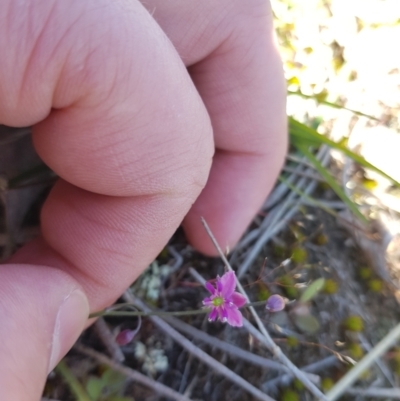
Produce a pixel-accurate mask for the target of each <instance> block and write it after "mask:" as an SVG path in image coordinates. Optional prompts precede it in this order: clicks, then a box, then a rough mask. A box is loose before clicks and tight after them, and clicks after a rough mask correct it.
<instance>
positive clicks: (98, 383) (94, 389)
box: [86, 377, 105, 401]
mask: <svg viewBox="0 0 400 401" xmlns="http://www.w3.org/2000/svg"><path fill="white" fill-rule="evenodd" d="M104 385H105V383H104V382H103V380H101V379H99V378H98V377H91V378H90V379H89V380H88V381H87V383H86V391H87V393H88V394H89V396H90V398H91V399H92V400H93V401H97V400H98V399H99V398H100V395H101V393H102V391H103V388H104Z"/></svg>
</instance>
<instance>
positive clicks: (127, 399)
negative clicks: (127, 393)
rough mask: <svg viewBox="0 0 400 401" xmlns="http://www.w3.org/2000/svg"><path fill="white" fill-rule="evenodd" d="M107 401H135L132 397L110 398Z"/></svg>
mask: <svg viewBox="0 0 400 401" xmlns="http://www.w3.org/2000/svg"><path fill="white" fill-rule="evenodd" d="M107 401H135V399H134V398H132V397H110V398H108V399H107Z"/></svg>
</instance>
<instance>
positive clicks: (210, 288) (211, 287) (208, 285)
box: [204, 281, 215, 295]
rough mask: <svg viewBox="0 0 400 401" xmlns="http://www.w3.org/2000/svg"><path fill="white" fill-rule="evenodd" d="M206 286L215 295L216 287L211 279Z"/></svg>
mask: <svg viewBox="0 0 400 401" xmlns="http://www.w3.org/2000/svg"><path fill="white" fill-rule="evenodd" d="M204 286H205V287H206V289H207V290H208V291H209V292H210V293H211V295H215V288H214V287H213V285H212V284H211V283H210V282H209V281H207V282H206V284H205V285H204Z"/></svg>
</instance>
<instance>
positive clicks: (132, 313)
mask: <svg viewBox="0 0 400 401" xmlns="http://www.w3.org/2000/svg"><path fill="white" fill-rule="evenodd" d="M260 305H264V306H265V301H257V302H249V303H247V304H245V305H243V306H242V308H249V307H252V306H260ZM127 306H130V307H132V305H129V304H126V303H123V304H117V305H114V306H112V307H110V308H107V309H104V310H102V311H99V312H95V313H91V314H90V315H89V318H93V317H99V316H191V315H201V314H206V313H209V312H210V309H209V308H203V309H194V310H185V311H162V310H152V311H150V312H143V311H136V310H135V311H118V310H116V309H120V308H123V307H127Z"/></svg>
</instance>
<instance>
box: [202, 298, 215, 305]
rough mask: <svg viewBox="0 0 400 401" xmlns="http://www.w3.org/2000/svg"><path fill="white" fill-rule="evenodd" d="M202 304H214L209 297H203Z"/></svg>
mask: <svg viewBox="0 0 400 401" xmlns="http://www.w3.org/2000/svg"><path fill="white" fill-rule="evenodd" d="M203 305H204V306H214V304H213V301H212V299H211V298H204V299H203Z"/></svg>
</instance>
